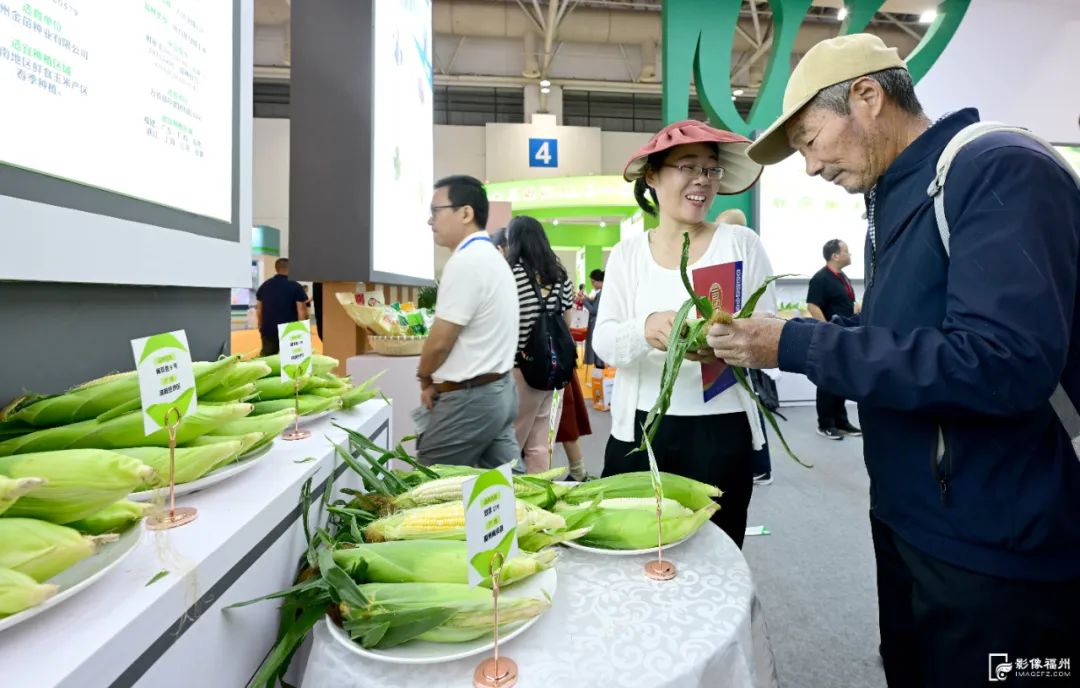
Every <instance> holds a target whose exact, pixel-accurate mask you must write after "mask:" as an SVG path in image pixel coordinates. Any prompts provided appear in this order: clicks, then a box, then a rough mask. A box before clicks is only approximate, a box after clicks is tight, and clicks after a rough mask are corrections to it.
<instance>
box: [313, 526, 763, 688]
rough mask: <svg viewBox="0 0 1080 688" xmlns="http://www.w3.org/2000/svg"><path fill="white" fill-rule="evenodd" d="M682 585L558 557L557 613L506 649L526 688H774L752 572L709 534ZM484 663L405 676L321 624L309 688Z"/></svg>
mask: <svg viewBox="0 0 1080 688" xmlns="http://www.w3.org/2000/svg"><path fill="white" fill-rule="evenodd" d="M665 558H667V559H670V560H671V561H673V562H675V564H676V565H677V566H678V568H679V575H678V576H677V577H676V578H675V579H674V580H671V581H666V582H657V581H651V580H649V579H647V578H645V575H644V573H643V566H644V563H645V562H646V561H647V560H648V559H649V557H648V556H605V555H598V554H590V553H587V552H582V551H578V550H572V549H566V550H564V551H563V552H562V554H561V556H560V558H559V561H558V564H557V565H556V570H557V571H558V574H559V583H558V590H557V591H556V593H555V599H554V601H553V604H552V607H551V609H550V610H548V612H547V613H546V614H545V615H544V616H543V618H541V619H540V621H539V622H538V623H537V624H536V625H534V626H533V627H532V628H530V629H528V630H527V631H525V632H524V633H522V634H521V635H520V636H518V637H517V638H515V639H513V640H511V641H510V642H508V643H507V644H506V645H505V646H503V647H505V653H506V655H507V656H509V657H511V658H513V659H514V661H515V662H517V665H518V669H519V674H520V678H519V680H518V684H517V685H518V686H520V687H521V688H539V687H541V686H543V687H550V686H568V687H569V686H574V687H575V688H586V687H589V686H596V687H597V688H601V687H602V688H613V687H626V688H631V687H634V686H642V687H643V688H646V687H647V688H693V687H694V686H699V687H700V688H717V687H718V686H724V687H725V688H773V687H774V686H776V685H777V680H776V669H775V665H774V662H773V655H772V649H771V648H770V646H769V638H768V631H767V629H766V627H765V621H764V618H763V616H762V612H761V606H760V604H759V603H758V601H757V598H756V596H755V594H754V584H753V581H752V580H751V577H750V569H749V567H748V566H747V564H746V560H745V559H743V556H742V553H741V552H740V551H739V549H738V548H737V547H736V546H735V544H734V543H733V542H732V541H731V539H730V538H728V537H727V536H726V535H724V533H723V531H721V530H720V529H719V528H717V527H716V526H714V525H712V524H711V523H708V524H706V525H705V527H703V528H702V529H701V531H699V532H698V534H697V535H695V536H694V537H693V538H692V539H691V540H689V541H687V542H685V543H683V544H682V545H679V546H678V547H676V548H675V549H672V550H670V552H669V553H668V555H667V556H665ZM482 658H483V656H482V655H481V656H476V657H470V658H468V659H463V660H458V661H455V662H448V663H445V664H426V665H411V666H405V665H400V664H389V663H386V662H379V661H374V660H371V659H367V658H363V657H360V656H358V655H356V654H355V653H353V652H350V651H349V650H348V649H346V648H344V647H343V646H342V645H341V644H340V643H339V642H338V641H336V640H335V639H334V638H333V637H331V636H330V633H329V631H328V630H327V629H326V627H325V626H324V625H323V623H320V624H319V625H318V626H316V628H315V633H314V642H313V645H312V649H311V655H310V658H309V660H308V665H307V669H306V672H305V674H304V681H303V687H304V688H339V687H340V688H353V687H354V686H364V688H382V687H383V686H385V687H386V688H409V687H411V686H416V687H417V688H436V687H439V688H442V687H443V686H446V687H453V686H462V687H463V688H464V687H468V686H471V685H472V675H473V670H474V669H475V668H476V665H477V663H478V662H479V661H480V660H481V659H482Z"/></svg>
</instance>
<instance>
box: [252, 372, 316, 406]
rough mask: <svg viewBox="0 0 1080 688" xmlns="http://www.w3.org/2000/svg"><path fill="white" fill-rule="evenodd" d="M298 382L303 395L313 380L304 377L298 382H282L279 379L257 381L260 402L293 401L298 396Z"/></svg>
mask: <svg viewBox="0 0 1080 688" xmlns="http://www.w3.org/2000/svg"><path fill="white" fill-rule="evenodd" d="M297 382H299V383H300V392H301V393H303V392H304V391H305V389H306V388H307V385H308V384H310V383H311V378H310V377H302V378H299V379H298V380H282V379H281V378H278V377H265V378H263V379H261V380H256V381H255V383H254V384H255V392H256V393H257V394H258V395H259V401H273V400H275V399H292V398H293V397H294V396H296V386H297Z"/></svg>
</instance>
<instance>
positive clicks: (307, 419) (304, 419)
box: [285, 409, 341, 432]
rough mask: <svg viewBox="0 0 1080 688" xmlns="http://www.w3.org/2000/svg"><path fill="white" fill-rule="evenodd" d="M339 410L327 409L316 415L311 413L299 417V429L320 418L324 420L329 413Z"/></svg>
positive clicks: (286, 430) (286, 429) (287, 429)
mask: <svg viewBox="0 0 1080 688" xmlns="http://www.w3.org/2000/svg"><path fill="white" fill-rule="evenodd" d="M340 410H341V409H327V410H326V411H319V412H318V413H313V414H312V415H310V416H300V427H304V426H305V425H307V424H309V423H311V422H313V421H317V420H319V419H320V418H325V417H326V416H329V415H330V414H331V413H337V412H338V411H340ZM289 427H292V426H291V425H290V426H289ZM288 431H289V428H285V432H288Z"/></svg>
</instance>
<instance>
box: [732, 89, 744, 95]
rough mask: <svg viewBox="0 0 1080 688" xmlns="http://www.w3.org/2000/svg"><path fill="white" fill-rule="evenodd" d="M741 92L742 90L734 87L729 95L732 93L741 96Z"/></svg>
mask: <svg viewBox="0 0 1080 688" xmlns="http://www.w3.org/2000/svg"><path fill="white" fill-rule="evenodd" d="M742 94H743V90H742V89H741V88H737V89H735V90H734V91H732V92H731V95H733V96H741V95H742Z"/></svg>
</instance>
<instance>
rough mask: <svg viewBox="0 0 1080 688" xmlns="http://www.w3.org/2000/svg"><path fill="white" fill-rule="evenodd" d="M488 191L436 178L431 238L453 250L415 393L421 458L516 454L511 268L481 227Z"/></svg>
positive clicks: (475, 459)
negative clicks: (423, 421)
mask: <svg viewBox="0 0 1080 688" xmlns="http://www.w3.org/2000/svg"><path fill="white" fill-rule="evenodd" d="M487 218H488V200H487V193H486V192H485V191H484V185H483V184H482V183H481V182H480V181H479V180H477V179H474V178H472V177H467V176H453V177H447V178H445V179H441V180H439V181H438V182H436V184H435V194H434V196H433V197H432V199H431V219H430V220H429V221H428V224H430V225H431V229H432V232H433V233H434V235H435V243H436V244H438V245H439V246H445V247H446V248H448V249H450V250H452V251H453V252H454V253H453V255H451V256H450V260H449V261H447V263H446V267H445V268H443V273H442V279H441V280H440V282H439V296H438V301H437V302H436V305H435V323H434V325H432V327H431V333H430V334H429V335H428V339H427V342H426V343H425V344H424V350H423V352H422V353H421V354H420V366H419V367H418V368H417V371H416V374H417V377H418V378H419V379H420V401H421V403H422V404H423V405H424V406H425V407H427V408H428V409H429V410H430V418H429V420H428V424H427V427H426V428H425V429H424V431H423V432H422V433H421V434H420V437H419V438H418V440H417V451H418V453H419V455H420V461H422V462H423V463H425V464H429V465H430V464H434V463H442V464H459V465H469V466H481V467H484V468H493V467H495V466H499V465H501V464H504V463H506V462H508V461H512V460H514V459H516V458H518V456H519V455H520V453H521V451H520V449H519V448H518V444H517V440H516V439H515V437H514V418H515V417H516V416H517V391H516V389H515V388H514V378H513V377H512V376H511V375H510V374H509V372H510V369H511V368H513V367H514V354H515V352H516V351H517V331H518V297H517V286H516V284H515V282H514V276H513V273H512V272H511V271H510V266H509V265H508V264H507V263H506V259H505V258H503V257H502V255H500V254H499V252H498V251H497V250H496V249H495V246H494V245H493V244H492V243H491V238H490V237H488V235H487V232H485V231H484V227H485V225H487Z"/></svg>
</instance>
